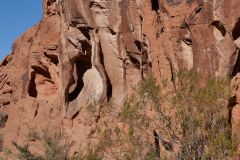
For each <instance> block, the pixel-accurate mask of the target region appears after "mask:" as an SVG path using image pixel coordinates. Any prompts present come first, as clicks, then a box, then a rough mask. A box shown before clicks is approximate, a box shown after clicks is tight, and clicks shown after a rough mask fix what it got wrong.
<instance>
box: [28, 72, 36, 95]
mask: <svg viewBox="0 0 240 160" xmlns="http://www.w3.org/2000/svg"><path fill="white" fill-rule="evenodd" d="M35 78H36V73H35V72H31V79H30V82H29V85H28V94H29V96H31V97H34V98H37V94H38V93H37V89H36V83H35Z"/></svg>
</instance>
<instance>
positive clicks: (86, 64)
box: [68, 56, 92, 102]
mask: <svg viewBox="0 0 240 160" xmlns="http://www.w3.org/2000/svg"><path fill="white" fill-rule="evenodd" d="M75 65H76V70H75V71H74V72H76V73H75V74H76V75H77V77H76V78H77V79H75V82H76V83H77V84H76V87H75V88H74V89H73V91H72V92H71V93H69V95H68V100H69V102H71V101H73V100H74V99H76V98H77V97H78V95H79V94H80V92H81V90H82V88H83V86H84V84H83V78H82V77H83V75H84V73H85V72H86V71H87V70H88V69H90V68H91V67H92V64H91V56H84V57H80V58H79V59H77V60H76V62H75Z"/></svg>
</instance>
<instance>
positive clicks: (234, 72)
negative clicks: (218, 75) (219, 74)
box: [230, 49, 240, 78]
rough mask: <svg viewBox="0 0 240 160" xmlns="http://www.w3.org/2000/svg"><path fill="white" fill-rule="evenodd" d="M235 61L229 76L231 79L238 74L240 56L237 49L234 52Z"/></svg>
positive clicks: (239, 70)
mask: <svg viewBox="0 0 240 160" xmlns="http://www.w3.org/2000/svg"><path fill="white" fill-rule="evenodd" d="M235 54H236V55H237V59H236V61H235V64H234V65H233V70H232V73H231V74H230V75H231V78H233V77H234V76H236V75H237V73H239V72H240V55H239V49H237V50H236V53H235Z"/></svg>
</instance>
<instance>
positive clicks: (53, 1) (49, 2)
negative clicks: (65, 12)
mask: <svg viewBox="0 0 240 160" xmlns="http://www.w3.org/2000/svg"><path fill="white" fill-rule="evenodd" d="M55 2H56V0H48V1H47V6H51V5H52V4H53V3H55Z"/></svg>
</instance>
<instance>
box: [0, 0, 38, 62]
mask: <svg viewBox="0 0 240 160" xmlns="http://www.w3.org/2000/svg"><path fill="white" fill-rule="evenodd" d="M41 17H42V0H0V61H1V60H2V59H3V58H4V57H5V56H6V55H7V54H9V53H10V52H11V49H12V44H13V42H14V41H15V40H16V38H17V37H19V36H20V35H21V34H23V33H24V32H25V31H26V30H27V29H29V28H31V27H32V26H33V25H34V24H37V23H38V22H39V21H40V20H41Z"/></svg>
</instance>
